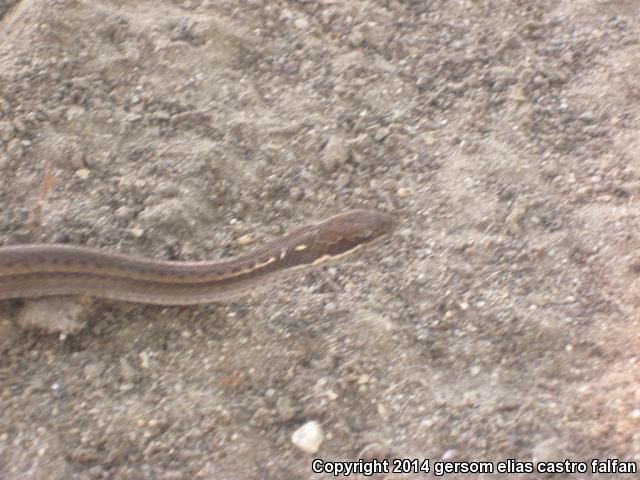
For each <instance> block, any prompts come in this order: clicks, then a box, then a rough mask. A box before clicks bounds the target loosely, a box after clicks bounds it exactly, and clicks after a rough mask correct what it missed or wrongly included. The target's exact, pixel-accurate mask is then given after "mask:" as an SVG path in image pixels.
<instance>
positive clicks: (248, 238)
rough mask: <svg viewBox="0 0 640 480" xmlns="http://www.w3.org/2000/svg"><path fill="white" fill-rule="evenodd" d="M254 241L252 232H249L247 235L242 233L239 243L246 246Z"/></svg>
mask: <svg viewBox="0 0 640 480" xmlns="http://www.w3.org/2000/svg"><path fill="white" fill-rule="evenodd" d="M254 241H255V239H254V238H253V235H251V234H250V233H247V234H246V235H242V236H241V237H240V238H238V245H240V246H241V247H244V246H246V245H249V244H251V243H253V242H254Z"/></svg>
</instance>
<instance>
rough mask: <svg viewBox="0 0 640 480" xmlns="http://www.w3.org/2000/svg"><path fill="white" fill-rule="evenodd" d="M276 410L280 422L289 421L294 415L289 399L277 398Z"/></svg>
mask: <svg viewBox="0 0 640 480" xmlns="http://www.w3.org/2000/svg"><path fill="white" fill-rule="evenodd" d="M276 410H277V411H278V415H279V416H280V420H282V421H283V422H288V421H289V420H291V419H292V418H293V416H294V415H295V413H296V411H295V409H294V408H293V405H292V404H291V400H290V399H289V397H279V398H278V400H276Z"/></svg>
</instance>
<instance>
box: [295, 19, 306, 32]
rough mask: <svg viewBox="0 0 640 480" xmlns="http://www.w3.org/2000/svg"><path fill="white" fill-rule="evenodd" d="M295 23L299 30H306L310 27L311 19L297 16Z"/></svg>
mask: <svg viewBox="0 0 640 480" xmlns="http://www.w3.org/2000/svg"><path fill="white" fill-rule="evenodd" d="M293 25H294V26H295V27H296V28H297V29H299V30H306V29H307V28H309V21H308V20H307V19H306V18H296V19H295V21H294V22H293Z"/></svg>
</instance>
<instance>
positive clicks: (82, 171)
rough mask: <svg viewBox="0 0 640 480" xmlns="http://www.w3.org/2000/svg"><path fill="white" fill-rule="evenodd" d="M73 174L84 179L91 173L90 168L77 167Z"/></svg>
mask: <svg viewBox="0 0 640 480" xmlns="http://www.w3.org/2000/svg"><path fill="white" fill-rule="evenodd" d="M75 175H76V177H78V178H79V179H80V180H86V179H87V178H89V175H91V170H89V169H88V168H79V169H78V170H76V173H75Z"/></svg>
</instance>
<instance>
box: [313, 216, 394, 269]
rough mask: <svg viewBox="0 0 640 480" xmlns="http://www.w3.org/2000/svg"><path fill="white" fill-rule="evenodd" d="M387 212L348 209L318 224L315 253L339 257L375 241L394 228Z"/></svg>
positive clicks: (391, 218) (392, 220)
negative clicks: (320, 252) (321, 252)
mask: <svg viewBox="0 0 640 480" xmlns="http://www.w3.org/2000/svg"><path fill="white" fill-rule="evenodd" d="M394 226H395V221H394V219H393V217H391V215H389V214H387V213H382V212H377V211H374V210H350V211H348V212H344V213H340V214H338V215H334V216H333V217H330V218H328V219H326V220H324V221H322V222H320V223H319V224H317V227H318V230H317V236H316V238H315V244H316V251H324V252H325V255H329V256H331V257H337V256H342V255H345V254H348V253H350V252H351V251H353V250H356V249H358V247H361V246H364V245H368V244H370V243H373V242H375V241H378V240H380V239H382V238H384V237H385V236H386V235H388V234H389V233H390V232H391V231H392V230H393V228H394Z"/></svg>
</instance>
